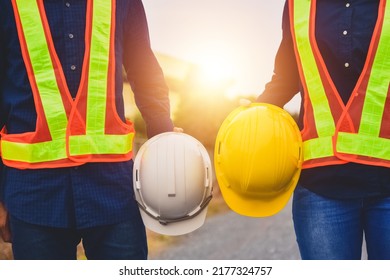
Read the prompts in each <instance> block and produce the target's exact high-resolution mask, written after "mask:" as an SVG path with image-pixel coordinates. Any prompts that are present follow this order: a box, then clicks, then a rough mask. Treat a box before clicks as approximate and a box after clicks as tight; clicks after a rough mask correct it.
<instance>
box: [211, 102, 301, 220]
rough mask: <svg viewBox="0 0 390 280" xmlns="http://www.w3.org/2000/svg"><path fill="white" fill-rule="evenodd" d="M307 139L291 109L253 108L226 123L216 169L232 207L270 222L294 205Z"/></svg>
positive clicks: (242, 109)
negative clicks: (271, 217) (290, 202)
mask: <svg viewBox="0 0 390 280" xmlns="http://www.w3.org/2000/svg"><path fill="white" fill-rule="evenodd" d="M302 155H303V153H302V138H301V134H300V131H299V128H298V126H297V124H296V122H295V121H294V119H293V118H292V117H291V115H290V114H289V113H288V112H286V111H285V110H283V109H281V108H279V107H277V106H274V105H271V104H266V103H252V104H251V105H249V106H241V107H238V108H237V109H235V110H233V112H231V113H230V114H229V115H228V117H227V118H226V119H225V120H224V122H223V123H222V125H221V127H220V129H219V131H218V135H217V139H216V145H215V152H214V165H215V173H216V177H217V181H218V183H219V186H220V189H221V193H222V196H223V198H224V200H225V202H226V204H227V205H228V206H229V207H230V208H231V209H232V210H233V211H235V212H236V213H238V214H241V215H244V216H250V217H266V216H271V215H274V214H276V213H278V212H279V211H280V210H282V209H283V208H284V206H285V205H286V204H287V202H288V201H289V199H290V197H291V194H292V193H293V191H294V189H295V186H296V184H297V181H298V178H299V176H300V173H301V166H302V161H303V158H302V157H303V156H302Z"/></svg>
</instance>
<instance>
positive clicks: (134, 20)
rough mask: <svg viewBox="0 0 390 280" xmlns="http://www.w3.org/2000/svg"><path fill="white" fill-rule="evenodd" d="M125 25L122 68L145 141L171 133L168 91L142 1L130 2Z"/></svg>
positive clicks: (134, 0) (133, 0)
mask: <svg viewBox="0 0 390 280" xmlns="http://www.w3.org/2000/svg"><path fill="white" fill-rule="evenodd" d="M130 3H131V4H130V6H129V9H130V11H129V15H128V17H127V20H126V22H125V23H124V24H126V26H125V28H124V30H125V36H124V37H125V42H124V48H125V49H124V50H123V51H124V63H123V64H124V68H125V71H126V73H127V79H128V81H129V83H130V85H131V88H132V90H133V92H134V99H135V102H136V105H137V107H138V109H139V110H140V112H141V115H142V117H143V119H144V121H145V124H146V130H147V135H148V137H152V136H154V135H156V134H159V133H162V132H166V131H172V130H173V123H172V120H171V117H170V103H169V102H170V101H169V90H168V87H167V85H166V83H165V78H164V75H163V72H162V69H161V67H160V65H159V63H158V61H157V59H156V57H155V55H154V53H153V51H152V49H151V46H150V39H149V30H148V25H147V20H146V15H145V11H144V7H143V4H142V1H141V0H132V1H131V2H130Z"/></svg>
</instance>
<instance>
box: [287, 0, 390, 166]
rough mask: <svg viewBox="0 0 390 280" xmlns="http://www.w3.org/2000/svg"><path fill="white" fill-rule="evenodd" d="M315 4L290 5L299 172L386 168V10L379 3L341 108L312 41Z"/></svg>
mask: <svg viewBox="0 0 390 280" xmlns="http://www.w3.org/2000/svg"><path fill="white" fill-rule="evenodd" d="M316 2H317V1H316V0H311V1H308V0H295V1H294V0H289V12H290V20H291V31H292V37H293V41H294V48H295V53H296V57H297V64H298V68H299V73H300V78H301V81H302V85H303V88H304V104H303V106H304V116H303V122H304V123H303V124H304V127H303V130H302V139H303V141H304V146H303V153H304V163H303V168H311V167H316V166H324V165H332V164H343V163H346V162H356V163H362V164H368V165H379V166H385V167H390V95H389V81H390V57H389V55H390V7H389V6H390V4H389V3H386V2H387V1H386V0H381V1H380V4H379V11H378V18H377V22H376V26H375V29H374V32H373V36H372V39H371V43H370V46H369V50H368V54H367V58H366V62H365V65H364V68H363V70H362V73H361V75H360V78H359V79H358V81H357V84H356V86H355V88H354V90H353V92H352V94H351V97H350V99H349V101H348V103H347V105H344V103H343V101H342V99H341V98H340V95H339V93H338V91H337V89H336V87H335V85H334V83H333V81H332V79H331V77H330V75H329V72H328V69H327V68H326V65H325V63H324V60H323V58H322V56H321V53H320V51H319V48H318V45H317V42H316V39H315V16H316V6H317V5H316V4H317V3H316Z"/></svg>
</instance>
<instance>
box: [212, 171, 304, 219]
mask: <svg viewBox="0 0 390 280" xmlns="http://www.w3.org/2000/svg"><path fill="white" fill-rule="evenodd" d="M299 175H300V170H297V173H296V174H295V176H294V178H293V180H291V181H290V182H289V184H288V186H285V187H283V188H282V189H283V190H285V191H284V192H281V193H278V194H275V195H273V196H271V195H268V196H256V197H250V196H247V195H243V194H242V193H238V192H236V191H235V190H234V188H232V187H231V186H227V185H225V184H224V183H220V186H219V188H220V190H221V193H222V196H223V199H224V200H225V203H226V204H227V205H228V206H229V208H230V209H231V210H233V211H234V212H236V213H237V214H240V215H243V216H249V217H255V218H262V217H269V216H273V215H275V214H277V213H278V212H280V211H281V210H282V209H283V208H284V207H285V206H286V205H287V203H288V201H289V200H290V198H291V196H292V193H293V192H294V189H295V186H296V184H297V181H298V178H299ZM217 176H218V175H217ZM219 181H220V182H223V181H224V180H219Z"/></svg>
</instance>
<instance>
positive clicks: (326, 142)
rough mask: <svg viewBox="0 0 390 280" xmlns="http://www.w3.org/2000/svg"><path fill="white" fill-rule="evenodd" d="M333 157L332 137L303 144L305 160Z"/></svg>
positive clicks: (315, 139)
mask: <svg viewBox="0 0 390 280" xmlns="http://www.w3.org/2000/svg"><path fill="white" fill-rule="evenodd" d="M330 156H333V143H332V136H328V137H321V138H314V139H310V140H307V141H305V142H303V160H304V161H305V160H311V159H316V158H322V157H330Z"/></svg>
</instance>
